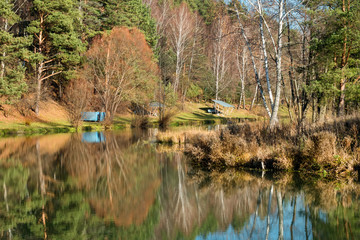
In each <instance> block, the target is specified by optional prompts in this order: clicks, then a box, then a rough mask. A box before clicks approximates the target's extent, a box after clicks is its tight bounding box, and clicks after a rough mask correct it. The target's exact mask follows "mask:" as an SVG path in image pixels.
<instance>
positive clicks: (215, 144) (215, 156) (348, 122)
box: [186, 117, 360, 177]
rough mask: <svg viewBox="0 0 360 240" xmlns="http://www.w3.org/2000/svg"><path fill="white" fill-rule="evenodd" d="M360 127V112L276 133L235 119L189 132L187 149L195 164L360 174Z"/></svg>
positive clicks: (199, 165) (336, 174) (326, 174)
mask: <svg viewBox="0 0 360 240" xmlns="http://www.w3.org/2000/svg"><path fill="white" fill-rule="evenodd" d="M359 132H360V118H359V117H349V118H346V119H345V118H344V119H335V120H333V121H331V122H327V123H324V124H321V125H312V126H309V127H308V128H306V129H304V131H303V132H302V133H301V134H299V133H298V132H297V131H296V128H295V127H292V126H291V125H289V124H286V125H282V126H280V127H278V128H277V129H275V130H274V131H273V132H271V133H269V132H268V131H267V129H266V127H264V126H263V125H262V124H261V123H245V124H231V125H228V127H227V128H226V129H224V130H221V131H218V132H205V133H201V134H196V135H194V136H191V137H190V136H188V138H189V140H188V141H189V142H190V143H191V145H190V146H189V147H188V148H187V149H186V154H187V155H188V156H189V158H190V162H191V163H192V165H193V166H195V167H197V168H201V169H207V170H214V169H226V168H255V169H264V170H269V169H277V170H292V171H305V172H311V173H316V174H320V175H323V176H326V177H340V176H341V177H346V176H350V175H353V174H357V169H358V166H359V162H360V159H359V158H360V136H359Z"/></svg>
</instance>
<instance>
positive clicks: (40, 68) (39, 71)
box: [35, 14, 45, 116]
mask: <svg viewBox="0 0 360 240" xmlns="http://www.w3.org/2000/svg"><path fill="white" fill-rule="evenodd" d="M43 24H44V16H43V15H42V14H40V32H39V35H38V41H39V48H38V52H39V53H40V54H42V53H43V50H44V49H43V44H44V40H45V39H44V35H43V30H42V28H43V27H44V26H43ZM35 51H36V50H35ZM43 72H44V60H41V61H40V63H39V64H38V67H37V75H36V97H35V113H36V115H37V116H39V112H40V109H39V105H40V100H41V83H42V80H43Z"/></svg>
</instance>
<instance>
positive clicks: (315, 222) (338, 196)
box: [0, 129, 360, 240]
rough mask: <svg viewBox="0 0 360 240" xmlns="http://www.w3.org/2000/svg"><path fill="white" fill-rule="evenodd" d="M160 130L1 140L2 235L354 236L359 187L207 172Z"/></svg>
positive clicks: (358, 228) (359, 220)
mask: <svg viewBox="0 0 360 240" xmlns="http://www.w3.org/2000/svg"><path fill="white" fill-rule="evenodd" d="M156 131H157V130H156V129H150V130H149V131H146V132H144V131H135V130H123V131H119V132H98V133H96V132H95V133H82V134H56V135H45V136H33V137H21V136H19V137H15V138H3V139H0V165H1V166H0V184H1V186H0V187H1V188H0V198H1V201H0V239H136V240H138V239H360V211H359V207H360V186H359V184H358V183H357V182H356V181H354V180H347V181H336V182H329V181H326V180H324V179H321V178H314V177H311V176H303V175H299V174H296V173H294V174H291V173H285V172H251V171H234V170H228V171H226V172H212V173H210V172H204V171H200V170H197V169H194V168H192V167H191V166H189V165H188V163H187V161H186V157H185V156H184V155H183V154H182V152H181V151H179V149H178V148H177V147H176V146H175V147H168V146H164V145H157V144H156V143H154V141H153V140H154V135H155V134H156Z"/></svg>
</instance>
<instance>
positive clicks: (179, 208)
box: [175, 154, 194, 233]
mask: <svg viewBox="0 0 360 240" xmlns="http://www.w3.org/2000/svg"><path fill="white" fill-rule="evenodd" d="M175 160H176V165H177V173H178V193H177V200H176V205H175V213H176V215H177V216H178V217H177V222H178V223H179V222H180V221H181V219H182V223H181V225H182V228H183V229H184V230H185V232H186V233H188V231H189V227H190V226H189V225H190V223H191V220H192V219H191V218H193V216H192V215H193V210H194V209H193V207H192V205H191V204H190V201H189V198H188V192H187V186H186V183H185V173H184V169H183V166H182V163H181V158H180V155H179V154H175Z"/></svg>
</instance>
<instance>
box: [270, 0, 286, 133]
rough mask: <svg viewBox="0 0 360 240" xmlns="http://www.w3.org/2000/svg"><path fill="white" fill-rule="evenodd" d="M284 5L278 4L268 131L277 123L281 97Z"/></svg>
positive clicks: (281, 1) (282, 1) (282, 0)
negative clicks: (274, 66)
mask: <svg viewBox="0 0 360 240" xmlns="http://www.w3.org/2000/svg"><path fill="white" fill-rule="evenodd" d="M284 4H285V0H280V2H279V23H278V42H277V54H276V92H275V100H274V107H273V111H272V114H271V118H270V126H269V127H270V129H273V128H274V127H275V125H276V124H277V122H278V111H279V104H280V97H281V77H282V76H281V70H282V69H281V57H282V36H283V21H284Z"/></svg>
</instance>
